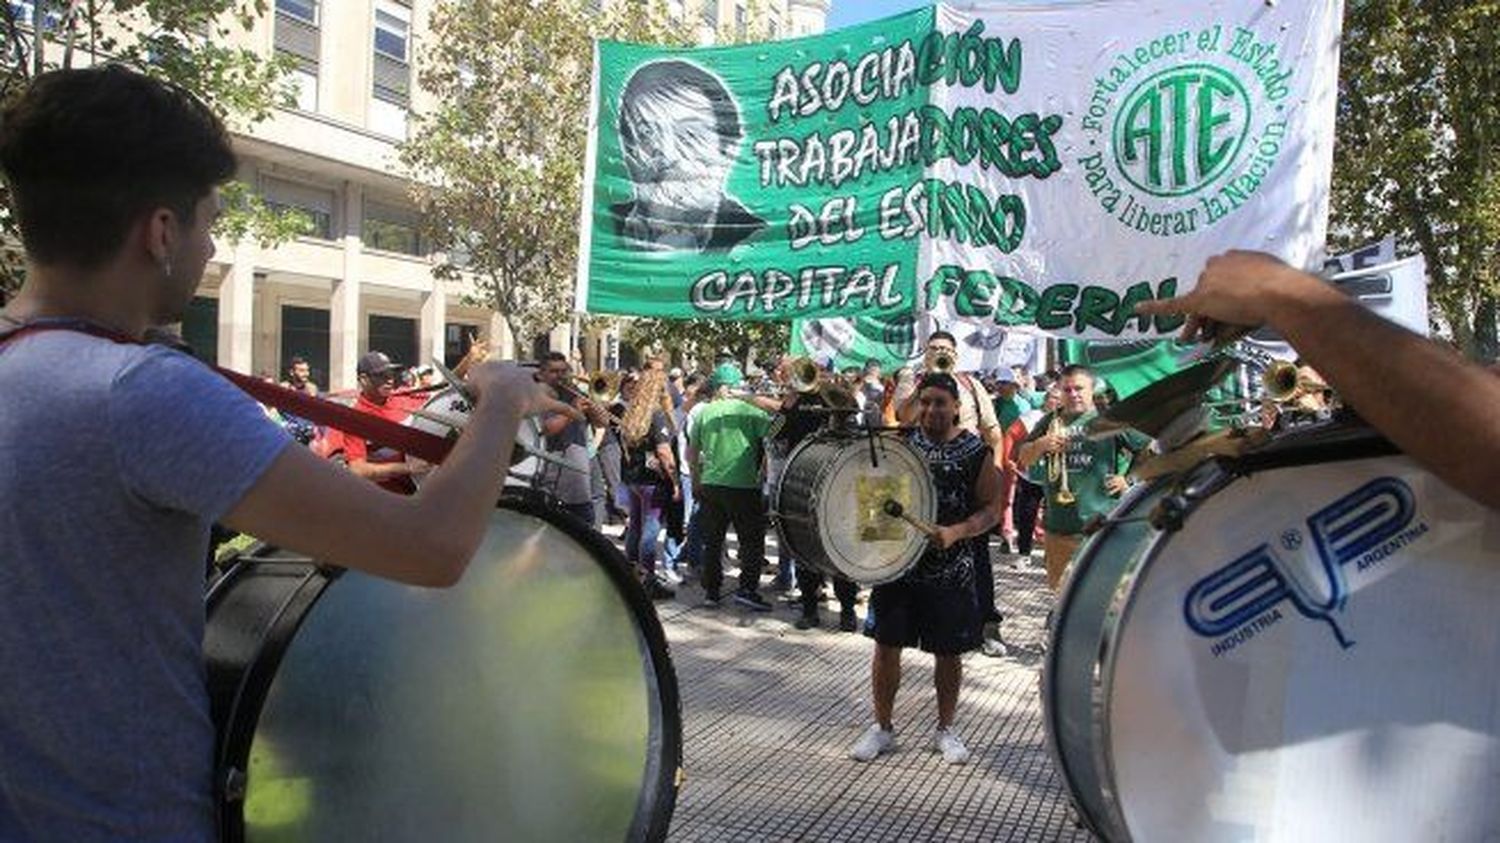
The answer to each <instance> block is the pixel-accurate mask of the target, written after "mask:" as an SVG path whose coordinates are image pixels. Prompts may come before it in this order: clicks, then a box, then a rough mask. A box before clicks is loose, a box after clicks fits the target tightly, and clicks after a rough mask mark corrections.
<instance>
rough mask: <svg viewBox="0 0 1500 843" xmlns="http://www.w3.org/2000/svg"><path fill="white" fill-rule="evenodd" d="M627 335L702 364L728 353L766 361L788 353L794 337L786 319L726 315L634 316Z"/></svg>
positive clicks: (744, 360) (635, 341) (638, 342)
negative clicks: (758, 319)
mask: <svg viewBox="0 0 1500 843" xmlns="http://www.w3.org/2000/svg"><path fill="white" fill-rule="evenodd" d="M624 333H625V339H626V340H628V341H629V342H630V344H631V345H634V346H636V347H637V348H649V347H659V348H661V349H662V350H664V351H666V352H669V353H678V354H680V355H682V358H683V359H690V360H694V361H696V362H697V363H698V364H699V365H700V366H701V365H704V364H707V363H711V362H713V361H714V359H715V358H717V357H718V356H720V355H721V354H727V355H729V356H731V357H733V358H734V359H735V360H737V361H739V362H740V363H750V362H765V361H768V360H773V359H775V358H776V357H778V356H779V355H782V354H785V353H786V350H787V347H788V344H789V343H790V341H791V325H790V323H787V322H731V321H728V320H723V319H632V320H630V321H629V322H628V323H626V325H625V331H624Z"/></svg>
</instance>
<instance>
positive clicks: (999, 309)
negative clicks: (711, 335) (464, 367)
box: [576, 0, 1340, 368]
mask: <svg viewBox="0 0 1500 843" xmlns="http://www.w3.org/2000/svg"><path fill="white" fill-rule="evenodd" d="M1339 23H1340V17H1339V4H1336V3H1333V4H1319V3H1305V4H1292V3H1285V4H1274V5H1267V4H1261V3H1244V2H1231V1H1230V0H1206V2H1202V3H1193V4H1183V3H1168V2H1165V0H1118V2H1112V3H1109V4H1107V5H1105V4H1098V3H1062V4H1060V3H1050V2H1048V3H1041V2H1015V3H1003V4H1000V3H997V4H978V5H974V6H964V7H963V8H960V7H958V6H949V5H946V4H938V5H936V6H932V7H928V8H925V9H919V10H916V11H913V12H910V13H907V14H903V15H898V16H895V17H892V18H887V19H885V20H882V21H875V22H872V23H868V24H863V25H860V26H855V27H850V28H847V29H842V30H837V31H833V32H828V33H824V34H821V35H815V36H808V37H804V38H795V39H785V40H780V41H772V42H768V43H759V44H750V45H735V46H724V47H706V48H663V47H655V46H648V45H639V44H624V43H616V42H607V41H606V42H599V43H598V44H597V45H596V61H595V67H594V70H595V74H594V76H595V79H594V85H593V91H592V97H593V108H592V111H591V117H590V119H591V133H590V144H589V150H588V157H587V161H586V172H585V185H584V203H583V208H582V218H581V221H580V222H581V231H582V234H581V242H580V251H579V266H578V278H577V290H576V294H577V295H576V297H577V306H578V309H579V310H581V311H585V312H589V313H612V314H625V315H641V316H655V317H665V318H716V319H732V320H778V321H786V320H797V327H796V328H795V329H794V331H793V334H794V336H795V337H796V338H797V339H795V340H794V344H795V343H803V344H810V347H816V346H817V344H818V343H820V342H824V341H825V339H827V340H828V341H831V342H834V343H835V344H837V343H838V342H840V341H841V340H839V339H838V338H840V337H843V338H844V340H842V341H845V342H846V344H847V342H854V343H855V344H856V345H859V346H860V347H859V348H858V349H857V351H856V352H855V354H856V356H864V357H866V358H877V359H885V360H886V361H888V362H894V361H895V360H897V359H899V358H901V357H903V356H905V355H906V354H907V353H908V350H904V349H903V347H902V343H904V342H906V341H908V340H914V341H916V342H918V343H920V341H921V340H923V339H925V334H926V333H927V332H930V330H932V329H933V328H934V327H935V326H938V325H941V326H942V327H943V328H944V329H945V330H948V331H950V332H952V333H954V334H955V335H957V336H959V337H960V350H961V354H962V355H963V357H964V361H963V365H964V366H965V367H966V368H967V367H970V366H972V367H974V368H985V367H989V368H993V367H994V363H993V362H991V361H996V360H998V359H999V358H1001V357H1005V356H1007V355H1010V354H1012V353H1013V349H1014V348H1016V347H1018V346H1019V345H1020V344H1021V342H1022V341H1021V340H1020V339H1018V338H1019V337H1022V336H1026V335H1035V334H1044V335H1047V336H1052V337H1059V338H1064V339H1095V340H1111V339H1113V340H1122V341H1125V340H1154V339H1162V338H1166V337H1169V336H1171V335H1172V334H1173V333H1175V332H1176V331H1177V329H1178V328H1180V326H1181V321H1180V318H1178V317H1168V316H1159V317H1155V318H1146V317H1142V316H1137V315H1136V314H1135V312H1134V308H1135V305H1136V304H1137V303H1139V302H1141V301H1145V300H1149V299H1157V298H1163V297H1168V296H1172V295H1178V294H1181V293H1184V292H1186V291H1188V290H1189V289H1190V288H1191V286H1192V285H1193V283H1195V281H1196V279H1197V276H1198V274H1199V272H1201V270H1202V268H1203V265H1204V263H1205V262H1206V260H1207V259H1208V258H1209V257H1210V256H1212V255H1215V254H1219V253H1221V252H1224V251H1227V250H1229V249H1232V248H1254V249H1259V250H1262V251H1267V252H1271V253H1273V254H1276V255H1278V256H1279V257H1281V258H1283V259H1284V260H1286V261H1288V262H1289V263H1291V264H1293V265H1296V266H1300V267H1306V268H1311V269H1316V268H1318V267H1319V266H1321V264H1322V246H1323V242H1324V238H1325V234H1326V218H1327V206H1328V186H1329V177H1330V171H1331V166H1332V149H1333V138H1334V131H1333V122H1334V103H1335V95H1336V81H1337V62H1338V37H1339ZM814 319H819V320H821V319H835V320H842V321H838V322H830V323H825V324H824V326H823V327H822V328H817V329H809V328H807V327H806V325H805V320H814ZM907 325H910V326H911V329H912V331H911V334H910V335H908V333H907V332H906V326H907ZM882 337H884V338H886V339H885V340H881V339H879V338H882ZM877 341H888V342H893V343H894V344H895V345H894V346H892V347H890V348H887V349H885V350H884V351H883V352H880V353H873V352H872V350H871V349H869V348H867V347H866V344H867V343H870V342H877ZM825 352H826V350H825ZM839 353H842V352H839ZM825 356H826V353H825Z"/></svg>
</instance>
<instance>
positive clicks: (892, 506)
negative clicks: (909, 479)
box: [881, 498, 938, 539]
mask: <svg viewBox="0 0 1500 843" xmlns="http://www.w3.org/2000/svg"><path fill="white" fill-rule="evenodd" d="M881 509H883V510H885V514H886V515H889V516H891V517H892V518H900V519H901V520H902V521H905V522H906V523H908V524H910V525H912V527H913V528H915V529H916V531H917V532H919V533H921V534H922V535H924V536H926V537H927V538H929V539H935V538H937V532H938V528H937V526H936V525H934V524H929V523H927V522H926V521H923V520H922V519H920V518H917V517H916V516H914V515H910V514H908V513H907V511H906V508H905V507H903V506H902V505H901V504H899V503H897V502H896V501H893V500H891V499H890V498H886V501H885V504H884V505H883V506H881Z"/></svg>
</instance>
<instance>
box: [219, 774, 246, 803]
mask: <svg viewBox="0 0 1500 843" xmlns="http://www.w3.org/2000/svg"><path fill="white" fill-rule="evenodd" d="M245 784H246V779H245V771H244V770H241V769H240V768H238V767H230V768H229V769H228V770H227V771H226V772H225V773H224V801H225V802H243V801H245Z"/></svg>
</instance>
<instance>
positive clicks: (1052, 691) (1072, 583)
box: [1041, 482, 1161, 840]
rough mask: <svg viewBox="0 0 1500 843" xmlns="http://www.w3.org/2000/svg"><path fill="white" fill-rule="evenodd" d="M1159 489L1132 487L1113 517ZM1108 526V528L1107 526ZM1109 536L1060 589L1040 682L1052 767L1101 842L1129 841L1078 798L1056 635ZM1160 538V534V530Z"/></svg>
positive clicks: (1107, 798)
mask: <svg viewBox="0 0 1500 843" xmlns="http://www.w3.org/2000/svg"><path fill="white" fill-rule="evenodd" d="M1160 486H1161V482H1156V483H1145V484H1141V485H1139V486H1136V487H1134V488H1132V489H1131V490H1130V491H1129V492H1127V493H1126V496H1125V497H1124V498H1123V499H1121V501H1120V503H1119V504H1118V505H1117V506H1116V507H1115V509H1114V510H1112V512H1111V515H1114V514H1116V513H1118V514H1121V515H1126V514H1131V513H1135V511H1136V508H1137V507H1139V506H1140V505H1141V503H1142V502H1143V501H1145V500H1147V499H1149V498H1151V497H1152V496H1153V495H1154V494H1155V493H1156V491H1157V490H1158V489H1159V488H1160ZM1106 526H1108V524H1106ZM1107 535H1108V534H1107V533H1106V532H1104V531H1102V530H1101V531H1099V532H1096V533H1094V534H1093V535H1092V536H1089V538H1088V540H1087V541H1086V542H1085V543H1084V544H1083V546H1082V547H1081V548H1080V549H1079V551H1078V557H1077V558H1076V560H1075V561H1074V564H1072V565H1071V566H1069V568H1068V571H1067V574H1066V576H1065V578H1064V580H1063V582H1062V585H1061V587H1060V588H1059V589H1058V598H1057V602H1056V605H1057V607H1058V611H1057V613H1056V614H1055V616H1054V620H1053V628H1052V629H1050V630H1048V631H1047V634H1048V637H1049V641H1048V647H1047V653H1046V656H1045V657H1044V658H1043V660H1042V674H1041V683H1042V698H1043V705H1042V723H1043V733H1044V735H1045V736H1046V745H1047V752H1048V755H1049V756H1051V759H1052V763H1053V766H1054V767H1055V768H1056V770H1057V771H1058V774H1059V775H1060V776H1061V777H1062V779H1063V784H1064V786H1065V787H1066V788H1067V791H1068V797H1069V801H1070V802H1071V803H1072V805H1073V809H1074V812H1075V813H1076V814H1077V816H1078V819H1079V821H1080V822H1082V823H1083V824H1084V825H1085V826H1087V827H1088V829H1089V831H1091V832H1093V833H1094V834H1095V835H1097V836H1099V837H1100V838H1101V839H1105V840H1111V839H1128V837H1112V836H1111V835H1110V834H1109V833H1108V831H1109V829H1106V828H1105V827H1104V825H1105V823H1104V821H1105V820H1106V819H1108V818H1105V817H1096V816H1094V815H1093V813H1091V812H1090V811H1088V810H1086V809H1085V806H1084V804H1083V803H1082V801H1081V800H1080V799H1079V797H1078V795H1077V794H1078V792H1079V791H1080V790H1081V788H1079V787H1078V786H1077V785H1076V783H1075V779H1074V776H1073V774H1072V772H1071V767H1070V765H1069V763H1068V761H1067V759H1068V758H1069V757H1070V753H1068V752H1067V751H1066V750H1065V749H1064V747H1063V741H1062V739H1061V732H1060V731H1059V727H1058V720H1059V717H1058V711H1057V709H1056V703H1057V700H1058V699H1059V698H1058V695H1057V683H1058V681H1059V679H1058V673H1059V672H1060V669H1059V661H1060V659H1061V658H1062V653H1063V648H1062V646H1061V642H1060V641H1059V640H1058V637H1057V633H1058V631H1059V630H1060V629H1061V626H1062V621H1063V619H1064V618H1065V616H1066V612H1065V611H1064V607H1067V608H1071V607H1072V606H1073V603H1074V600H1075V592H1076V591H1078V590H1079V589H1081V588H1082V587H1083V581H1084V579H1085V575H1084V572H1086V571H1088V570H1091V569H1092V562H1093V559H1094V558H1095V557H1096V556H1097V555H1098V554H1099V552H1100V550H1101V549H1102V548H1103V546H1104V545H1103V539H1102V538H1101V537H1103V536H1107ZM1157 535H1160V532H1159V531H1158V534H1157ZM1151 541H1153V542H1154V541H1156V539H1155V537H1153V538H1152V539H1151ZM1137 571H1139V569H1137ZM1122 579H1123V578H1122ZM1119 590H1120V584H1119V583H1117V584H1116V586H1115V592H1116V596H1118V593H1119ZM1113 608H1114V600H1111V603H1110V607H1109V608H1107V609H1106V612H1105V618H1106V626H1107V620H1108V618H1109V617H1110V614H1109V613H1110V612H1111V611H1112V610H1113ZM1099 662H1100V659H1098V658H1095V659H1094V660H1093V663H1092V664H1093V666H1094V667H1096V668H1097V667H1098V666H1099ZM1094 675H1095V679H1094V681H1093V682H1092V683H1091V685H1092V688H1091V693H1093V696H1092V697H1091V699H1090V708H1091V710H1092V711H1096V712H1097V711H1098V710H1099V708H1098V696H1097V685H1098V678H1099V675H1100V674H1099V673H1098V672H1097V670H1096V671H1095V673H1094ZM1089 725H1090V730H1091V732H1094V733H1095V734H1093V735H1092V737H1091V740H1090V742H1091V743H1094V742H1095V741H1097V740H1098V736H1097V726H1098V718H1097V717H1090V723H1089ZM1095 746H1097V744H1095ZM1089 749H1091V750H1092V749H1094V747H1089ZM1093 754H1094V756H1095V757H1093V758H1091V759H1090V760H1091V761H1092V762H1093V764H1094V767H1095V770H1096V772H1097V773H1098V778H1099V780H1100V782H1101V785H1107V784H1108V782H1106V781H1105V774H1106V772H1107V771H1106V768H1104V767H1100V766H1099V759H1098V757H1097V752H1095V753H1093ZM1101 790H1102V792H1101V793H1100V800H1101V802H1103V803H1105V804H1106V805H1109V804H1111V803H1112V802H1113V793H1112V790H1111V789H1110V788H1108V787H1102V788H1101ZM1117 828H1123V826H1117Z"/></svg>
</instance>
